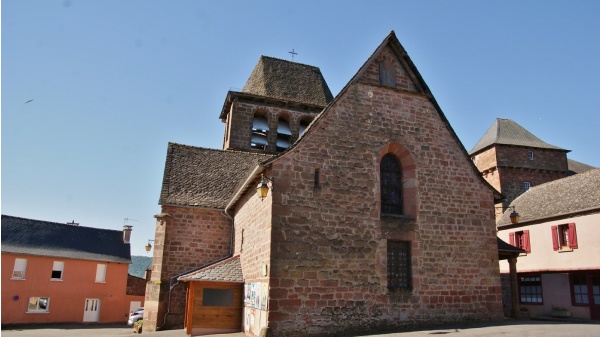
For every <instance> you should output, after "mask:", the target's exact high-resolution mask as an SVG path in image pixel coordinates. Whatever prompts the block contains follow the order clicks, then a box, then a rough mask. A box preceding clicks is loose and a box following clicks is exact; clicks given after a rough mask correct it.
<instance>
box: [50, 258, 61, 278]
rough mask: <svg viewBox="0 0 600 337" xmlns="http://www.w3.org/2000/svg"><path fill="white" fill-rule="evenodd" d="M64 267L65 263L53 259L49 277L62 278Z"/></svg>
mask: <svg viewBox="0 0 600 337" xmlns="http://www.w3.org/2000/svg"><path fill="white" fill-rule="evenodd" d="M64 268H65V263H64V262H62V261H54V265H53V266H52V276H51V277H50V279H52V280H62V276H63V270H64Z"/></svg>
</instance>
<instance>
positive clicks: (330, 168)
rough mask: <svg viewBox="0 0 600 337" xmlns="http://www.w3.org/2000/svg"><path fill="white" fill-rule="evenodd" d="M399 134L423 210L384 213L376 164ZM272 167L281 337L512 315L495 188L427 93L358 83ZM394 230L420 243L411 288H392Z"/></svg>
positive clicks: (272, 311) (273, 316)
mask: <svg viewBox="0 0 600 337" xmlns="http://www.w3.org/2000/svg"><path fill="white" fill-rule="evenodd" d="M386 55H388V54H386ZM376 66H377V62H374V64H373V65H372V66H371V68H369V71H367V72H366V74H372V73H373V74H374V73H375V71H376V70H375V69H373V67H376ZM365 76H366V75H365ZM397 76H399V77H401V76H402V74H398V72H397ZM404 77H406V76H404ZM364 80H365V81H370V78H369V77H368V76H366V77H365V78H364ZM390 143H397V144H400V145H402V146H403V147H404V148H406V149H407V150H408V151H409V152H410V155H411V156H412V157H413V158H415V161H416V164H415V165H416V169H415V174H416V180H415V181H413V182H412V184H414V187H415V188H416V191H417V192H416V198H415V199H416V200H414V201H413V203H414V205H415V207H416V216H415V217H413V218H399V217H382V216H381V214H380V212H379V204H378V200H379V178H378V176H379V167H378V161H379V159H380V156H381V155H383V154H382V153H380V152H381V151H382V149H384V148H385V147H386V146H388V145H389V144H390ZM315 168H319V170H320V179H321V186H320V188H319V189H315V188H314V182H313V177H314V170H315ZM273 175H274V176H275V182H276V183H275V191H274V197H273V214H272V232H271V234H272V240H273V243H272V251H271V262H272V263H271V264H272V270H271V271H270V287H271V288H270V300H269V317H268V320H269V326H270V327H271V329H272V332H273V333H274V334H275V335H278V336H284V335H285V336H306V335H309V334H310V335H323V334H339V333H344V332H347V333H350V332H352V333H357V332H359V331H362V330H365V331H366V330H370V331H372V330H373V329H378V328H381V329H384V328H397V327H400V326H404V325H411V324H431V323H435V324H439V323H442V322H452V321H462V320H488V319H500V318H502V304H501V290H500V278H499V272H498V253H497V247H496V235H495V224H494V219H493V209H494V208H493V207H494V204H493V195H492V191H491V190H490V189H489V188H488V187H487V186H486V185H485V184H484V183H483V182H482V180H481V179H480V178H479V177H478V173H477V171H476V170H475V169H474V168H473V166H472V164H471V163H470V159H469V157H468V156H467V155H466V154H465V152H464V151H463V150H462V148H461V147H460V145H459V144H457V141H456V139H454V138H453V137H452V136H451V134H450V132H449V130H448V128H447V127H446V125H445V124H444V123H443V122H442V120H441V119H440V118H439V116H438V114H437V112H436V111H435V109H434V107H433V106H432V104H431V103H430V102H429V101H428V100H427V98H426V97H425V96H423V95H419V94H412V93H409V92H406V91H401V90H396V89H391V88H385V87H380V86H372V85H367V84H356V85H352V86H350V87H349V88H348V90H347V92H346V93H345V94H344V96H343V97H341V98H339V99H338V101H337V102H336V103H335V105H334V106H333V107H332V108H331V109H330V110H329V111H328V112H327V114H325V115H324V117H323V118H322V119H321V120H320V121H319V122H318V124H316V128H314V129H313V130H312V132H310V133H309V134H308V135H307V136H306V138H305V139H304V141H303V142H302V143H301V144H299V145H298V146H297V147H296V148H295V149H294V150H293V151H292V152H290V153H288V154H286V155H284V156H283V157H281V158H279V159H277V160H276V161H275V162H274V163H273ZM405 183H406V182H405ZM388 239H395V240H409V241H411V242H412V273H413V277H412V279H413V289H412V290H404V291H402V290H401V291H398V290H396V291H390V290H388V288H387V274H386V259H387V255H386V247H387V240H388Z"/></svg>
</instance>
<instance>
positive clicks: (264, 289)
mask: <svg viewBox="0 0 600 337" xmlns="http://www.w3.org/2000/svg"><path fill="white" fill-rule="evenodd" d="M268 292H269V284H268V283H266V282H265V283H262V284H261V289H260V310H267V295H268V294H267V293H268Z"/></svg>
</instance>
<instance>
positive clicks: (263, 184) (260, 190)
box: [256, 174, 275, 201]
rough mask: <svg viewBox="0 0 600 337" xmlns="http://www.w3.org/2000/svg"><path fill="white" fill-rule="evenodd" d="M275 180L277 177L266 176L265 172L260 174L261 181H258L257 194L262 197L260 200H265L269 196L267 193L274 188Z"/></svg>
mask: <svg viewBox="0 0 600 337" xmlns="http://www.w3.org/2000/svg"><path fill="white" fill-rule="evenodd" d="M274 181H275V178H269V177H265V175H264V174H261V175H260V183H258V186H256V194H257V195H258V197H259V198H260V201H263V200H264V199H265V198H266V197H267V193H269V188H271V190H273V182H274ZM269 185H270V186H269Z"/></svg>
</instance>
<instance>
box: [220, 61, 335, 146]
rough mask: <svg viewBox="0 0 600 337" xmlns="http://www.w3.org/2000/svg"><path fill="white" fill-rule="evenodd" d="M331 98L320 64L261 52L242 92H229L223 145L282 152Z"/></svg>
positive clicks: (223, 115) (224, 105) (226, 102)
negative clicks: (310, 63)
mask: <svg viewBox="0 0 600 337" xmlns="http://www.w3.org/2000/svg"><path fill="white" fill-rule="evenodd" d="M332 100H333V96H332V95H331V92H330V91H329V87H328V86H327V83H325V79H324V78H323V75H322V74H321V71H320V70H319V68H317V67H314V66H309V65H305V64H300V63H295V62H290V61H285V60H281V59H277V58H273V57H267V56H261V57H260V59H259V60H258V64H257V65H256V67H255V68H254V70H253V71H252V74H251V75H250V78H248V81H247V82H246V85H244V88H243V89H242V91H241V92H236V91H229V92H228V93H227V98H226V99H225V103H224V104H223V109H222V111H221V116H220V118H221V120H222V121H223V123H225V135H224V139H223V150H241V151H250V152H261V153H271V154H274V153H278V152H281V151H283V150H285V149H286V148H288V147H289V146H290V145H291V144H293V143H294V142H295V141H296V140H297V139H298V137H299V136H300V135H301V134H302V133H303V132H304V130H305V129H306V127H307V126H308V125H309V124H310V122H312V120H313V119H314V118H315V116H316V115H317V114H318V113H319V112H321V111H322V110H323V108H325V106H326V105H327V104H328V103H329V102H331V101H332Z"/></svg>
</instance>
